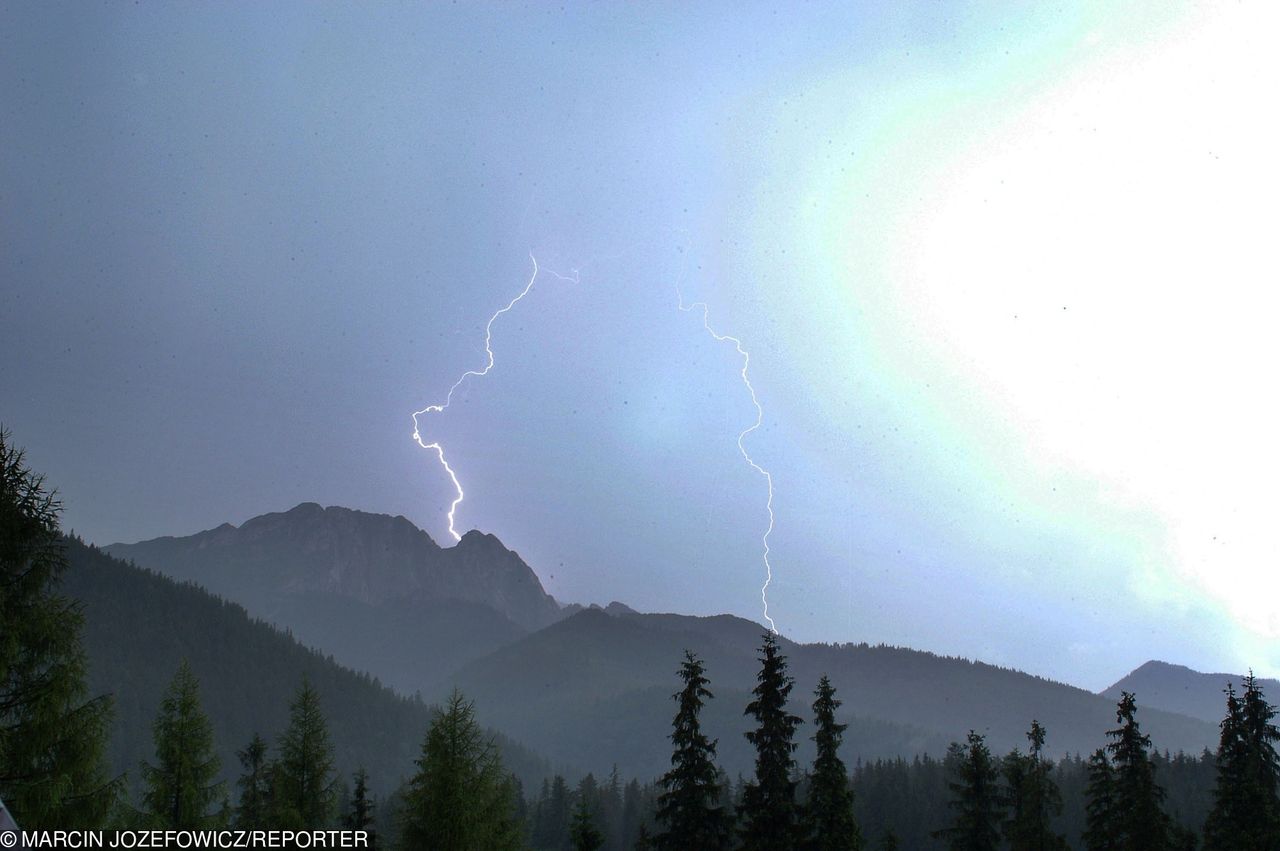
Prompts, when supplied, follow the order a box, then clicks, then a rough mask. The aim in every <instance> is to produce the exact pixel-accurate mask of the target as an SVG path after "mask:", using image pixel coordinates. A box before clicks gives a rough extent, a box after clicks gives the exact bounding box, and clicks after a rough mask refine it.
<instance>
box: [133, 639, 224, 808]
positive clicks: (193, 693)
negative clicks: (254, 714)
mask: <svg viewBox="0 0 1280 851" xmlns="http://www.w3.org/2000/svg"><path fill="white" fill-rule="evenodd" d="M154 734H155V744H156V764H155V765H150V764H143V766H142V776H143V780H144V781H145V782H146V787H147V791H146V793H145V795H144V797H143V806H144V807H146V810H147V813H148V815H149V816H150V819H151V821H153V822H154V823H155V824H156V825H158V826H160V827H165V828H170V829H173V830H199V829H201V828H209V827H214V826H217V825H218V824H219V823H220V822H221V818H220V816H219V814H218V813H217V812H210V810H211V809H212V808H213V807H214V806H215V805H217V804H218V803H219V802H220V801H221V800H222V797H223V794H224V792H225V786H224V784H222V783H220V782H218V781H217V777H218V772H219V771H220V770H221V768H222V764H221V761H220V760H219V759H218V757H217V756H216V755H215V754H214V751H213V726H212V725H211V724H210V723H209V716H207V715H205V714H204V710H202V709H201V708H200V683H199V681H198V680H197V679H196V675H195V674H194V673H192V672H191V666H190V665H188V664H187V661H186V660H185V659H184V660H182V664H181V665H180V666H179V667H178V673H177V674H175V675H174V678H173V681H172V682H171V683H170V684H169V688H168V690H167V691H166V692H165V695H164V699H163V701H162V702H161V704H160V713H159V715H158V716H157V717H156V722H155V727H154Z"/></svg>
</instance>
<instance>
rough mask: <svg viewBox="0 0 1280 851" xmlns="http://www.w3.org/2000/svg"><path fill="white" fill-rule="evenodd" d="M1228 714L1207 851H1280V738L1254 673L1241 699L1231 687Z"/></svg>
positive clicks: (1208, 825)
mask: <svg viewBox="0 0 1280 851" xmlns="http://www.w3.org/2000/svg"><path fill="white" fill-rule="evenodd" d="M1226 695H1227V715H1226V717H1225V718H1224V719H1223V720H1222V724H1221V730H1222V736H1221V740H1220V743H1219V746H1218V756H1217V783H1216V785H1215V787H1214V793H1213V797H1214V802H1213V810H1212V811H1211V812H1210V813H1209V818H1208V820H1207V822H1206V824H1205V848H1206V849H1207V851H1218V849H1240V851H1260V849H1268V851H1270V849H1275V848H1280V799H1278V798H1277V795H1278V794H1280V789H1278V788H1277V784H1278V783H1280V764H1278V761H1277V756H1276V747H1275V742H1276V740H1277V738H1280V732H1277V730H1276V726H1275V724H1273V723H1272V719H1273V718H1275V714H1276V710H1275V708H1274V707H1273V706H1271V704H1269V703H1267V701H1266V699H1265V697H1264V696H1263V694H1262V689H1261V688H1260V687H1259V686H1258V681H1257V679H1256V678H1255V677H1254V676H1253V674H1252V673H1250V674H1249V676H1248V677H1247V678H1246V679H1245V681H1244V694H1243V695H1241V696H1240V697H1239V698H1237V697H1236V695H1235V689H1234V688H1233V687H1232V686H1231V685H1230V684H1228V685H1227V688H1226Z"/></svg>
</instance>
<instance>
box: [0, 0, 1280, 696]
mask: <svg viewBox="0 0 1280 851" xmlns="http://www.w3.org/2000/svg"><path fill="white" fill-rule="evenodd" d="M781 11H782V10H775V9H773V8H769V7H766V6H756V5H750V4H747V5H743V4H738V3H734V4H724V5H723V6H717V5H713V4H697V5H695V6H693V7H675V6H672V7H667V8H657V7H639V6H624V5H610V6H603V5H601V6H596V5H585V4H584V5H580V6H578V5H572V4H568V5H566V6H565V8H563V9H562V8H560V7H558V6H557V7H554V8H553V7H551V6H549V5H545V4H532V5H530V6H529V7H523V8H522V7H517V6H514V5H511V4H503V5H501V6H495V7H487V6H482V5H467V4H461V7H456V6H444V5H429V4H424V5H421V6H411V7H392V6H365V7H352V6H346V5H337V4H335V5H317V4H311V3H308V4H297V5H291V4H287V3H281V4H270V5H269V6H267V5H265V4H264V5H248V4H245V5H240V6H236V7H230V8H228V7H225V6H222V7H201V6H196V5H183V6H161V7H155V8H149V7H138V6H135V5H133V4H121V5H119V6H114V5H106V6H101V7H99V6H94V7H92V8H89V7H76V10H75V13H74V14H72V13H70V12H69V11H68V10H67V9H59V8H57V7H56V6H54V5H53V4H49V3H30V4H22V3H10V4H5V6H4V7H3V8H0V33H5V34H6V36H7V38H8V39H9V41H8V42H6V49H5V50H2V51H0V83H3V85H0V150H4V151H5V152H6V154H5V156H4V157H3V158H0V197H3V199H4V203H5V205H6V207H7V208H11V209H19V210H22V211H24V213H23V215H22V216H17V217H9V218H7V219H6V221H5V224H4V228H3V230H0V240H2V243H0V280H4V281H5V282H6V285H5V287H4V288H3V289H2V290H0V313H3V314H4V315H14V316H18V315H20V316H24V317H26V318H27V319H28V322H27V323H26V324H24V325H22V326H20V327H16V328H14V329H13V332H12V333H9V334H6V335H5V336H4V337H3V338H0V401H3V403H4V405H3V407H4V410H3V411H0V417H3V421H4V422H5V424H6V425H8V426H9V427H10V428H11V429H12V430H13V432H14V439H15V440H16V441H17V442H19V443H21V444H24V445H26V446H27V447H28V449H29V451H30V460H31V463H32V464H33V465H35V466H36V467H37V468H39V469H42V470H45V471H46V472H47V473H48V475H49V478H50V481H52V482H54V483H56V484H57V486H58V487H59V488H60V490H61V491H62V493H63V495H64V497H65V499H66V502H67V506H68V510H67V524H68V525H69V526H71V527H73V528H75V529H76V530H77V531H80V532H82V533H83V534H85V535H86V536H87V537H88V538H89V539H90V540H95V541H99V542H103V543H106V542H110V541H115V540H137V539H140V538H145V537H152V536H156V535H162V534H183V533H189V532H193V531H196V530H199V529H202V528H208V527H212V526H215V525H217V524H219V523H221V522H223V521H228V520H229V521H232V522H240V521H242V520H244V519H246V518H247V517H250V516H253V515H254V514H258V513H262V512H265V511H276V510H282V509H285V508H288V507H290V506H292V505H293V504H296V503H298V502H301V501H309V500H313V501H319V502H323V503H326V504H341V505H347V506H350V507H354V508H362V509H366V510H374V511H385V512H388V513H396V514H405V515H406V516H408V517H410V518H411V519H412V520H414V521H415V522H417V523H418V524H419V525H421V526H423V527H424V528H426V529H427V530H428V531H430V532H431V533H432V534H433V535H434V536H435V537H437V539H442V538H446V537H447V534H448V533H447V524H446V516H445V515H446V512H447V510H448V506H449V504H450V502H451V500H452V499H454V498H455V496H456V492H455V491H454V489H453V487H452V484H451V483H450V482H449V480H448V478H447V477H446V476H444V475H443V474H442V473H441V471H440V469H439V465H438V464H435V463H434V462H433V459H432V458H431V457H429V453H422V452H421V451H420V450H417V451H415V448H416V447H415V446H414V444H413V443H412V442H411V441H407V440H405V437H404V432H405V426H404V412H405V411H409V410H413V409H415V408H416V407H419V406H420V405H421V404H422V403H423V400H431V399H434V398H436V396H437V395H438V393H439V392H440V389H441V388H447V387H449V386H450V384H451V382H452V381H454V380H455V379H456V378H457V376H458V375H461V374H462V373H463V372H465V371H466V370H468V369H475V368H477V365H481V366H482V365H483V364H484V362H485V354H484V351H483V341H484V326H485V323H486V321H487V320H488V319H489V317H490V316H492V314H493V311H494V309H495V306H500V305H503V304H506V303H507V302H508V301H509V300H510V298H511V297H512V295H514V294H515V293H517V292H519V289H520V287H521V286H523V285H524V283H525V282H526V281H527V276H528V268H527V263H528V251H529V250H530V249H532V250H533V252H534V253H535V255H536V256H537V257H538V259H539V262H540V263H546V264H547V266H548V267H549V268H558V269H571V268H573V269H579V270H580V272H581V275H580V281H581V284H580V286H574V287H572V288H547V289H545V290H544V289H539V290H538V291H537V292H536V295H537V297H536V298H531V299H528V300H526V301H523V302H521V304H520V310H519V311H518V312H517V311H512V312H511V313H510V314H508V315H504V316H503V317H501V319H500V320H499V321H498V322H496V323H495V324H494V326H493V351H494V353H495V356H496V364H497V366H496V368H495V369H494V370H493V371H492V372H491V373H490V374H488V375H486V377H485V379H484V381H482V382H474V383H473V382H468V383H467V384H465V385H464V386H463V387H461V388H459V391H458V394H457V395H456V397H455V398H454V404H453V405H451V407H450V410H449V412H448V415H447V416H443V415H442V416H440V417H438V418H436V419H433V422H432V427H433V435H432V439H436V438H437V437H438V439H440V440H441V441H442V444H443V445H445V446H447V447H448V448H449V459H450V463H451V464H453V465H454V466H455V468H456V469H458V470H459V471H462V470H465V481H466V489H467V490H466V493H467V499H466V502H465V503H463V504H462V506H460V508H459V529H460V530H461V529H466V528H471V527H473V526H474V527H477V528H481V529H483V530H486V531H491V532H494V533H495V534H497V535H498V536H499V537H500V538H501V539H502V540H503V541H504V542H506V543H507V544H508V545H510V546H512V547H513V548H515V549H517V550H518V551H519V552H520V553H521V554H522V555H523V556H524V557H525V558H526V559H528V560H529V562H530V563H531V564H532V565H533V566H534V568H535V569H537V570H538V572H539V574H540V575H541V576H542V578H543V580H544V582H545V583H546V584H547V586H548V588H549V590H551V591H552V593H554V594H556V595H557V596H558V597H560V598H562V599H566V600H583V601H600V602H605V601H608V600H610V599H621V600H624V601H626V602H628V603H629V604H631V605H634V606H636V607H638V608H641V609H649V610H661V609H674V610H681V611H690V612H694V613H714V612H721V611H730V612H734V613H736V614H741V615H743V616H746V617H752V618H756V619H760V617H761V613H760V606H759V602H760V601H759V587H760V583H761V581H762V579H763V576H762V575H761V565H760V561H759V535H760V529H761V528H762V526H763V523H764V522H765V521H766V520H767V516H766V514H765V508H764V505H763V504H762V500H761V498H760V496H761V491H760V487H759V484H760V483H759V481H758V477H757V476H756V475H755V474H754V472H753V471H752V470H751V469H750V468H749V467H747V466H746V465H744V464H743V463H742V459H741V456H740V455H739V454H738V450H737V447H736V445H735V444H734V437H735V436H736V435H737V434H738V433H739V432H740V431H741V429H742V426H743V423H750V422H752V421H753V418H754V416H755V411H754V409H753V408H752V406H751V403H750V398H748V397H746V396H745V394H744V393H743V388H742V383H741V381H740V379H739V377H738V372H739V370H740V369H741V361H740V359H739V358H737V357H736V356H735V353H734V352H733V351H732V349H729V350H728V351H725V349H726V348H727V347H723V346H717V345H716V344H715V341H714V340H711V339H710V338H708V337H707V335H706V334H705V332H703V331H702V329H701V328H700V327H698V323H696V322H694V323H690V322H689V321H688V317H687V316H685V315H683V314H680V313H679V311H678V310H677V309H676V307H675V305H676V301H675V282H676V279H677V277H678V275H679V273H680V270H687V271H688V275H687V277H686V278H685V283H684V290H685V294H686V296H687V297H688V299H689V300H690V301H705V302H706V303H707V304H708V305H709V309H710V313H711V316H712V319H713V322H712V324H713V326H714V327H716V328H717V329H726V330H731V333H733V334H734V336H735V337H738V338H740V339H741V340H742V341H743V345H744V347H745V348H746V349H748V350H749V351H751V378H752V385H753V388H754V389H755V391H756V393H757V394H758V397H759V401H760V404H761V405H762V407H763V411H764V416H763V422H762V425H761V427H760V428H759V429H758V430H757V431H755V432H753V433H752V434H751V435H750V437H749V438H748V442H749V447H748V448H749V450H750V452H751V456H752V457H753V458H755V459H757V460H758V461H759V462H760V464H761V465H762V466H764V467H766V468H767V469H769V470H770V472H771V473H772V474H773V481H774V486H775V499H774V509H775V513H776V525H775V527H774V531H773V532H772V534H771V536H770V539H769V543H770V546H771V561H772V564H773V568H774V576H773V582H772V584H771V585H770V589H769V602H770V614H771V615H772V616H773V617H774V618H775V619H776V620H777V623H778V627H779V629H780V630H781V631H782V632H783V633H785V634H788V635H790V636H793V637H796V638H799V639H801V640H828V641H846V640H853V641H862V640H867V641H872V642H877V641H885V642H891V643H898V644H905V645H910V646H913V647H919V648H922V649H930V650H936V651H940V652H945V653H955V654H961V655H966V656H970V657H977V658H982V659H985V660H988V661H992V662H995V663H999V664H1006V665H1012V666H1016V667H1020V668H1024V669H1027V670H1031V671H1034V672H1036V673H1041V674H1044V675H1047V676H1053V677H1057V678H1061V679H1065V680H1067V681H1070V682H1074V683H1078V684H1081V685H1085V686H1088V687H1091V688H1101V687H1103V686H1106V685H1108V684H1109V683H1110V682H1112V681H1114V680H1115V679H1117V678H1119V677H1120V676H1121V675H1123V674H1124V673H1126V672H1127V671H1128V670H1130V669H1132V668H1134V667H1136V666H1137V665H1139V664H1141V663H1142V662H1144V661H1145V660H1147V659H1149V658H1164V659H1167V660H1169V661H1174V662H1181V663H1184V664H1188V665H1191V666H1193V667H1198V668H1200V669H1202V670H1223V669H1232V670H1242V669H1244V668H1245V667H1247V666H1250V665H1252V666H1253V667H1254V668H1255V669H1256V670H1257V671H1258V672H1259V673H1260V674H1264V675H1269V676H1275V675H1278V674H1280V651H1278V650H1277V647H1280V642H1278V641H1277V639H1280V593H1277V592H1280V579H1278V578H1277V566H1278V565H1280V558H1278V556H1280V552H1278V551H1277V544H1276V543H1275V539H1274V535H1273V534H1272V532H1271V528H1272V527H1273V526H1274V525H1275V524H1274V521H1273V520H1272V517H1271V515H1272V514H1273V513H1274V510H1273V507H1274V504H1275V500H1274V498H1273V497H1272V496H1271V495H1272V493H1273V492H1274V490H1275V487H1276V482H1277V481H1280V456H1278V452H1277V449H1276V446H1277V444H1276V435H1277V433H1280V430H1278V428H1277V427H1278V426H1280V413H1278V412H1277V405H1276V402H1275V393H1274V390H1273V389H1272V385H1273V384H1274V383H1275V381H1274V379H1273V378H1272V375H1271V373H1273V372H1274V365H1275V364H1276V363H1277V362H1280V357H1278V356H1277V355H1278V354H1280V353H1277V351H1276V349H1277V347H1278V346H1280V344H1278V343H1277V337H1276V334H1275V333H1274V331H1273V329H1272V326H1273V325H1274V319H1275V315H1276V308H1277V300H1278V297H1277V295H1276V291H1277V290H1276V286H1275V273H1274V271H1273V270H1274V261H1273V258H1272V254H1273V253H1274V252H1273V249H1272V248H1271V245H1272V244H1273V243H1274V241H1275V240H1274V233H1275V230H1276V224H1277V221H1276V213H1275V211H1274V210H1275V198H1276V197H1277V189H1278V188H1280V187H1278V186H1277V183H1278V176H1277V166H1276V157H1275V153H1274V152H1275V151H1277V150H1280V138H1278V137H1280V132H1278V130H1277V121H1276V118H1275V114H1276V112H1275V110H1274V109H1273V108H1272V107H1271V101H1272V100H1273V99H1274V94H1273V92H1271V91H1270V89H1271V88H1273V84H1274V81H1275V80H1276V79H1280V69H1277V64H1278V61H1277V59H1276V58H1275V57H1276V53H1275V51H1274V49H1273V46H1272V45H1271V43H1270V42H1271V40H1273V39H1272V35H1273V34H1274V33H1275V32H1276V31H1277V23H1280V21H1278V20H1277V17H1278V16H1280V13H1278V12H1277V11H1276V9H1275V7H1274V5H1272V4H1266V3H1241V4H1225V3H1217V4H1207V5H1206V6H1205V7H1203V8H1199V7H1193V6H1184V5H1180V4H1171V3H1166V2H1152V3H1133V4H1124V5H1123V6H1120V5H1117V4H1111V3H1107V4H1067V7H1066V8H1049V6H1048V5H1047V4H1016V5H1015V4H990V5H974V4H961V3H929V4H918V5H909V4H885V3H867V4H864V5H861V6H857V5H854V6H851V5H850V4H847V3H816V4H811V5H806V6H805V7H803V9H800V8H799V7H797V8H795V9H793V10H791V11H790V12H788V13H787V14H781ZM10 282H12V283H10ZM299 412H301V414H300V413H299ZM86 417H87V418H88V419H89V423H88V425H91V427H92V430H91V434H92V439H89V440H87V439H85V428H86V425H87V424H86V421H85V420H86ZM437 430H438V434H437ZM406 444H407V445H406Z"/></svg>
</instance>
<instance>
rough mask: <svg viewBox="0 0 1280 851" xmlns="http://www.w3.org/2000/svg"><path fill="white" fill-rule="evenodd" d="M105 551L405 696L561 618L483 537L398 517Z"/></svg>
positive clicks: (326, 516) (299, 518)
mask: <svg viewBox="0 0 1280 851" xmlns="http://www.w3.org/2000/svg"><path fill="white" fill-rule="evenodd" d="M105 549H106V551H107V552H109V553H111V554H112V555H115V556H118V557H120V558H124V559H128V560H131V561H133V562H135V563H137V564H139V565H141V566H143V567H147V568H150V569H152V570H155V571H157V572H159V573H162V574H164V575H166V576H171V577H174V578H176V579H182V580H190V581H192V582H196V583H197V584H199V585H201V586H203V587H205V588H207V589H209V590H210V591H213V592H214V593H216V594H219V595H221V596H223V597H226V598H227V599H229V600H233V601H235V602H237V603H240V604H241V605H243V606H244V607H245V608H247V609H248V610H249V612H250V613H251V614H253V615H254V616H256V617H260V618H263V619H265V620H268V621H270V622H272V623H275V624H277V625H279V626H282V627H286V628H288V629H289V630H290V631H292V632H293V634H294V635H296V636H298V638H300V639H301V640H302V641H303V642H304V643H306V644H309V645H312V646H316V647H321V648H323V649H325V650H326V651H327V652H330V653H333V654H334V656H335V658H337V659H338V660H339V661H340V662H342V663H343V664H345V665H350V666H352V667H354V668H357V669H358V670H365V671H370V672H372V673H374V674H376V675H378V676H379V677H381V678H382V679H383V680H384V681H385V682H387V683H388V684H390V685H392V686H394V687H395V688H397V689H399V690H400V691H402V692H404V693H406V694H413V693H414V692H417V691H423V692H427V691H432V690H433V689H434V687H435V686H436V685H437V684H438V683H439V682H440V681H441V680H442V679H443V678H444V677H445V676H446V675H448V674H449V673H451V672H452V671H454V670H455V669H456V668H457V667H458V666H460V665H461V664H463V663H464V662H466V661H469V660H470V659H473V658H478V657H479V656H482V655H484V654H485V653H488V652H490V651H492V650H494V649H496V648H498V647H500V646H502V645H503V644H506V643H508V642H510V641H513V640H515V639H516V638H518V637H520V636H522V635H524V634H526V633H527V632H528V631H529V630H531V629H537V628H539V627H541V626H545V625H546V624H548V623H551V622H553V621H555V620H557V619H558V618H560V617H561V611H560V606H559V604H557V603H556V601H555V600H554V599H553V598H552V597H551V596H550V595H549V594H547V593H546V592H545V591H544V590H543V588H542V584H541V583H540V582H539V581H538V577H537V575H535V574H534V572H533V571H532V570H531V569H530V568H529V566H528V565H526V564H525V563H524V562H523V561H522V560H521V559H520V556H519V555H517V554H516V553H514V552H512V551H510V550H508V549H507V548H506V547H504V546H503V545H502V544H501V542H499V541H498V539H497V538H495V537H493V536H492V535H484V534H481V533H480V532H468V533H467V534H466V535H464V536H463V538H462V540H461V541H460V542H459V543H458V544H457V545H455V546H453V547H448V548H444V547H440V546H439V545H438V544H436V542H435V541H433V540H432V539H431V537H430V536H429V535H427V533H426V532H423V531H422V530H421V529H418V528H417V527H415V526H414V525H413V524H412V523H410V522H409V521H408V520H406V519H405V518H403V517H390V516H388V515H383V514H368V513H366V512H362V511H352V510H350V509H346V508H338V507H331V508H321V507H320V506H319V505H316V504H315V503H303V504H302V505H299V506H297V507H296V508H294V509H292V510H290V511H286V512H283V513H277V514H265V515H262V516H260V517H255V518H253V519H252V520H248V521H246V522H245V523H244V524H242V525H241V526H240V527H238V528H237V527H235V526H232V525H230V524H224V525H222V526H219V527H217V528H216V529H210V530H209V531H206V532H200V533H198V534H196V535H191V536H188V537H184V538H171V537H166V538H156V539H154V540H151V541H143V542H141V543H137V544H113V545H111V546H109V547H106V548H105ZM426 648H430V650H431V652H424V651H425V650H426Z"/></svg>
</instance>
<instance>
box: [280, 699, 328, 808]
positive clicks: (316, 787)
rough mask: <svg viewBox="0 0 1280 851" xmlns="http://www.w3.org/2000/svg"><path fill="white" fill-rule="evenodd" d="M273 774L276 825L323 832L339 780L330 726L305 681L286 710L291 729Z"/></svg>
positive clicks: (282, 745)
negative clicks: (334, 762) (335, 767)
mask: <svg viewBox="0 0 1280 851" xmlns="http://www.w3.org/2000/svg"><path fill="white" fill-rule="evenodd" d="M272 774H273V780H274V784H273V787H274V788H273V795H274V803H275V812H274V814H273V815H274V817H275V818H274V820H275V821H276V822H277V823H278V824H276V825H273V827H275V826H281V827H302V828H307V829H316V828H322V827H326V826H328V825H329V823H330V822H331V820H332V819H333V809H334V806H335V804H336V802H337V775H336V774H335V773H334V769H333V745H332V744H331V743H330V741H329V725H328V723H327V722H326V721H325V718H324V713H323V712H322V711H321V709H320V695H319V694H317V693H316V690H315V689H314V688H312V687H311V683H310V682H307V681H306V680H304V681H303V683H302V686H301V687H300V688H299V689H298V692H297V695H296V696H295V697H294V699H293V703H292V704H290V706H289V726H288V728H287V729H286V730H285V732H284V735H283V736H281V737H280V753H279V757H278V758H277V760H276V763H275V770H274V771H273V772H272Z"/></svg>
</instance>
